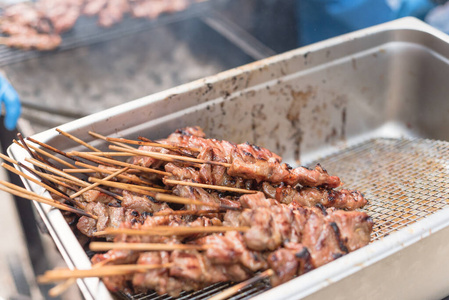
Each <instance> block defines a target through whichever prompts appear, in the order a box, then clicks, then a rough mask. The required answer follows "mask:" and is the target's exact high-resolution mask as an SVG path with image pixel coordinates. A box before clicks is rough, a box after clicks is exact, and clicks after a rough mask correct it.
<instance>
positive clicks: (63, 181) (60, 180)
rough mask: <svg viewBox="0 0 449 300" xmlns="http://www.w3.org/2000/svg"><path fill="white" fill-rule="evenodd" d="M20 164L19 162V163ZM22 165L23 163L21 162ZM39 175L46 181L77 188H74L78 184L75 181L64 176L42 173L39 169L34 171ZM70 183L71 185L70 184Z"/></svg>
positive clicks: (72, 188)
mask: <svg viewBox="0 0 449 300" xmlns="http://www.w3.org/2000/svg"><path fill="white" fill-rule="evenodd" d="M19 164H20V163H19ZM21 165H23V164H21ZM34 172H35V173H36V174H37V175H38V176H39V177H42V178H45V179H47V180H48V181H51V182H54V183H56V184H58V185H61V186H63V187H66V188H68V189H71V190H72V191H78V190H79V188H76V187H75V186H77V187H79V184H78V183H76V182H75V181H73V180H70V179H67V178H64V177H60V176H56V175H52V174H47V173H43V172H39V171H34ZM70 184H71V185H70Z"/></svg>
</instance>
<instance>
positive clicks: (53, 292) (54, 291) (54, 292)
mask: <svg viewBox="0 0 449 300" xmlns="http://www.w3.org/2000/svg"><path fill="white" fill-rule="evenodd" d="M75 282H76V278H69V279H67V280H66V281H64V282H62V283H60V284H58V285H56V286H54V287H53V288H51V289H50V290H49V291H48V295H49V296H50V297H53V298H55V297H58V296H59V295H61V294H62V293H64V292H65V291H66V290H67V289H68V288H69V287H70V286H71V285H72V284H74V283H75Z"/></svg>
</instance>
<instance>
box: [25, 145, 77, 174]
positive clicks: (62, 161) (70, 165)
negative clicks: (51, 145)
mask: <svg viewBox="0 0 449 300" xmlns="http://www.w3.org/2000/svg"><path fill="white" fill-rule="evenodd" d="M27 145H28V147H30V148H31V149H33V150H34V151H36V152H37V153H39V154H42V155H45V156H47V157H49V158H51V159H53V160H54V161H57V162H58V163H60V164H61V165H64V166H66V167H68V168H71V169H76V167H75V166H74V165H72V164H70V163H68V162H66V161H65V160H62V159H60V158H59V157H57V156H54V155H53V154H50V153H48V152H47V151H44V150H42V149H40V148H38V147H35V146H33V145H31V144H30V143H27Z"/></svg>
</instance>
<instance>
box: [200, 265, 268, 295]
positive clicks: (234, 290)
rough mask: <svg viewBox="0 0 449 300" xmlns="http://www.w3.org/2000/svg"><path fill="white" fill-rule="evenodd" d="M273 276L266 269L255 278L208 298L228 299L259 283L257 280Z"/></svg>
mask: <svg viewBox="0 0 449 300" xmlns="http://www.w3.org/2000/svg"><path fill="white" fill-rule="evenodd" d="M273 274H274V271H273V270H272V269H268V270H266V271H264V272H262V273H260V274H257V275H256V276H254V277H252V278H250V279H248V280H246V281H243V282H241V283H238V284H236V285H234V286H232V287H230V288H228V289H226V290H224V291H223V292H221V293H219V294H218V295H215V296H213V297H211V298H209V300H224V299H228V298H229V297H231V296H233V295H235V294H237V293H238V292H239V291H240V290H241V289H242V288H244V287H246V286H248V285H251V284H253V283H255V282H257V281H259V280H262V279H264V278H266V277H271V276H273Z"/></svg>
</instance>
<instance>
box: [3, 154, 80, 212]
mask: <svg viewBox="0 0 449 300" xmlns="http://www.w3.org/2000/svg"><path fill="white" fill-rule="evenodd" d="M1 166H2V167H3V168H5V169H7V170H8V171H10V172H12V173H14V174H16V175H19V176H22V177H23V178H26V179H28V180H30V181H32V182H34V183H35V184H37V185H39V186H41V187H43V188H44V189H46V190H47V191H49V192H50V193H53V194H55V195H58V196H59V197H61V198H64V199H66V200H68V201H70V202H72V203H73V204H76V202H75V201H73V200H72V199H70V197H68V196H67V195H65V194H63V193H61V192H60V191H58V190H56V189H54V188H52V187H51V186H49V185H47V184H45V183H43V182H41V181H39V180H37V179H35V178H33V177H31V176H28V175H27V174H25V173H23V172H21V171H18V170H16V169H15V168H13V167H11V166H10V165H7V164H5V163H2V164H1Z"/></svg>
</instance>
